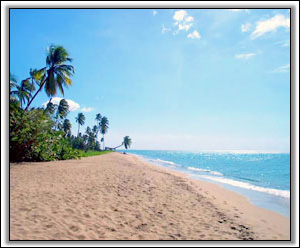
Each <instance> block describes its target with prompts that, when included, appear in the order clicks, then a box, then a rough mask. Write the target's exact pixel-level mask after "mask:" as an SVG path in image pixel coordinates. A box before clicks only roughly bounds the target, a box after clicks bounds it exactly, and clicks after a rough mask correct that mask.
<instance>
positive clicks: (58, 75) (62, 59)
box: [26, 45, 74, 110]
mask: <svg viewBox="0 0 300 248" xmlns="http://www.w3.org/2000/svg"><path fill="white" fill-rule="evenodd" d="M68 62H72V59H71V58H70V57H69V53H68V52H67V50H66V49H65V48H64V47H62V46H55V45H51V46H50V47H49V48H48V55H47V57H46V67H44V68H42V69H41V70H39V79H40V84H39V89H38V90H37V91H36V93H35V94H34V96H33V97H32V98H31V99H30V101H29V102H28V104H27V107H26V110H27V109H28V108H29V106H30V104H31V103H32V101H33V100H34V98H35V97H36V96H37V94H38V93H39V92H40V91H41V89H42V88H43V87H44V88H45V91H46V94H47V96H49V97H52V96H55V95H56V93H57V88H58V89H59V90H60V92H61V93H62V95H64V86H69V85H71V84H72V80H71V78H70V77H71V76H72V75H73V74H74V67H73V66H72V65H69V64H67V63H68Z"/></svg>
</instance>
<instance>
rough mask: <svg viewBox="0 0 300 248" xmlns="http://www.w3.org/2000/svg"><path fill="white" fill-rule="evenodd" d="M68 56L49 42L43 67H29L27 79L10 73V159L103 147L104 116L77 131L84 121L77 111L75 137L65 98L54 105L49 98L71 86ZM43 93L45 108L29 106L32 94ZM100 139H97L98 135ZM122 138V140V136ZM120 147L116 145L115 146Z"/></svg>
mask: <svg viewBox="0 0 300 248" xmlns="http://www.w3.org/2000/svg"><path fill="white" fill-rule="evenodd" d="M71 62H72V59H71V58H70V57H69V53H68V51H67V50H66V49H65V48H64V47H62V46H55V45H51V46H50V47H49V48H48V49H47V56H46V66H45V67H43V68H41V69H30V72H29V76H28V78H26V79H24V80H22V81H21V82H19V83H18V81H17V79H16V77H15V76H14V75H13V74H11V73H10V83H9V86H10V97H9V100H10V104H9V107H10V111H9V113H10V118H9V141H10V143H9V145H10V147H9V148H10V150H9V151H10V161H48V160H56V159H71V158H78V157H80V153H79V152H78V150H77V149H80V150H98V151H100V150H101V146H100V144H101V142H102V150H105V141H104V137H105V134H106V133H107V131H108V128H109V121H108V119H107V117H105V116H102V115H101V114H100V113H98V114H97V115H96V118H95V120H96V122H97V124H96V125H94V126H93V128H90V127H87V128H86V131H85V133H80V132H79V131H80V126H83V125H84V123H85V116H84V114H83V113H79V114H78V115H77V117H76V122H77V123H78V132H77V136H74V135H72V133H71V122H70V120H69V119H67V115H68V113H69V105H68V102H67V101H66V100H65V99H61V100H60V102H59V103H58V104H54V103H53V102H52V101H51V100H52V97H53V96H55V95H56V94H57V92H58V91H60V92H61V93H62V95H64V88H65V87H69V86H70V85H72V79H71V77H72V76H73V74H74V72H75V70H74V67H73V66H72V65H71ZM43 89H44V91H45V92H46V95H47V96H48V97H49V102H48V104H47V105H46V107H45V108H32V107H30V106H31V104H32V102H33V100H34V99H35V98H36V96H37V95H38V94H39V93H40V92H42V90H43ZM99 133H100V134H102V138H101V139H100V141H98V134H99ZM125 138H126V139H125ZM128 138H129V137H128V136H126V137H124V140H123V142H122V144H121V146H122V145H124V146H125V148H126V149H127V148H129V147H130V144H131V139H130V138H129V139H128ZM118 147H120V146H118Z"/></svg>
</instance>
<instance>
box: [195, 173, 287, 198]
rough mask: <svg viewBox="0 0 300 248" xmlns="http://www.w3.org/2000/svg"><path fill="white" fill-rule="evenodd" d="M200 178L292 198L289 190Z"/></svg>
mask: <svg viewBox="0 0 300 248" xmlns="http://www.w3.org/2000/svg"><path fill="white" fill-rule="evenodd" d="M199 177H201V178H205V179H209V180H213V181H217V182H220V183H225V184H229V185H232V186H236V187H240V188H244V189H250V190H254V191H259V192H262V193H268V194H271V195H276V196H281V197H285V198H290V191H289V190H280V189H272V188H265V187H260V186H256V185H253V184H250V183H245V182H241V181H237V180H233V179H229V178H222V177H213V176H205V175H199Z"/></svg>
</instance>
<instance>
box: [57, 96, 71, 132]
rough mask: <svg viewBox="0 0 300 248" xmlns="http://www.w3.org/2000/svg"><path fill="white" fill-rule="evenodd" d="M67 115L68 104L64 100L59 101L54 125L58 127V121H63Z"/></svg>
mask: <svg viewBox="0 0 300 248" xmlns="http://www.w3.org/2000/svg"><path fill="white" fill-rule="evenodd" d="M68 113H69V104H68V102H67V101H66V100H65V99H61V100H60V102H59V104H58V107H57V110H56V117H55V119H56V125H57V127H58V125H59V119H64V118H65V117H66V116H67V115H68Z"/></svg>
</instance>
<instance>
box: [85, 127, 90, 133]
mask: <svg viewBox="0 0 300 248" xmlns="http://www.w3.org/2000/svg"><path fill="white" fill-rule="evenodd" d="M85 132H86V134H87V135H89V134H90V133H91V128H90V127H87V128H86V131H85Z"/></svg>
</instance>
